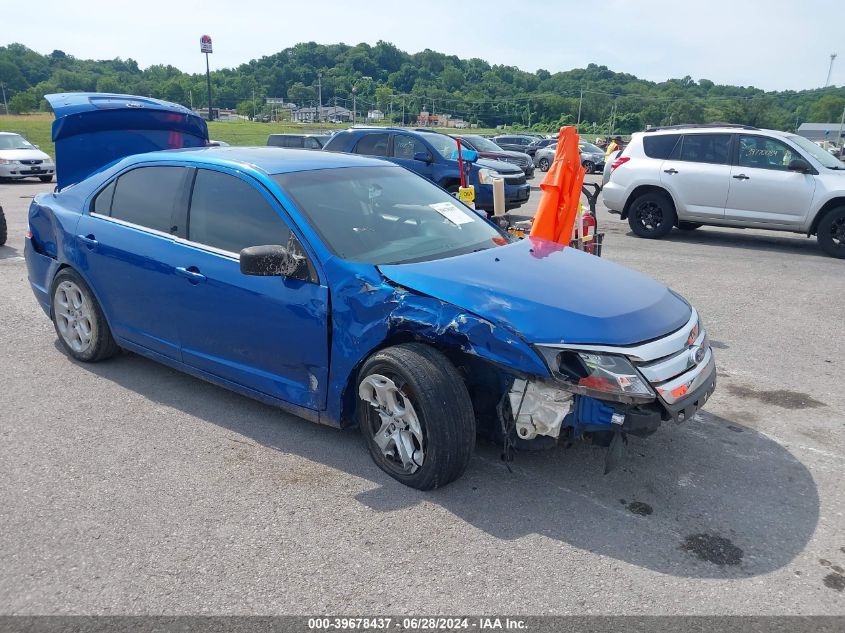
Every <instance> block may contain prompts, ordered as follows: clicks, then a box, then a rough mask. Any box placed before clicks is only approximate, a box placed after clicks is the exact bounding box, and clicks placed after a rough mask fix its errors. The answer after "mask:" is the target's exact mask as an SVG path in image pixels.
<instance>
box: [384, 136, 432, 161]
mask: <svg viewBox="0 0 845 633" xmlns="http://www.w3.org/2000/svg"><path fill="white" fill-rule="evenodd" d="M417 152H422V153H423V154H428V153H429V151H428V149H426V146H425V145H423V144H422V143H421V142H420V141H419V140H417V139H415V138H414V137H412V136H406V135H405V134H397V135H395V136H394V137H393V157H394V158H402V159H405V160H414V154H416V153H417Z"/></svg>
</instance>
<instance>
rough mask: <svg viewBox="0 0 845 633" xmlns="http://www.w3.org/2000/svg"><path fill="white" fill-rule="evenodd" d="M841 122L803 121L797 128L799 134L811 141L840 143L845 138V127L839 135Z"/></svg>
mask: <svg viewBox="0 0 845 633" xmlns="http://www.w3.org/2000/svg"><path fill="white" fill-rule="evenodd" d="M839 126H840V122H839V121H837V122H836V123H802V124H801V125H800V126H799V127H798V130H797V133H798V135H799V136H803V137H804V138H806V139H809V140H811V141H831V142H834V143H840V142H841V141H842V140H843V138H845V128H843V131H842V136H841V137H840V136H839Z"/></svg>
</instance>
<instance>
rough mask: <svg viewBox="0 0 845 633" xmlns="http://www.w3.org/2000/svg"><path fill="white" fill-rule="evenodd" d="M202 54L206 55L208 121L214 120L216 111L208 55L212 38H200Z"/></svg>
mask: <svg viewBox="0 0 845 633" xmlns="http://www.w3.org/2000/svg"><path fill="white" fill-rule="evenodd" d="M200 52H202V53H205V80H206V82H207V83H208V120H209V121H213V120H214V110H212V109H211V70H210V69H209V67H208V54H209V53H212V52H213V51H212V50H211V37H209V36H208V35H203V36H202V37H201V38H200Z"/></svg>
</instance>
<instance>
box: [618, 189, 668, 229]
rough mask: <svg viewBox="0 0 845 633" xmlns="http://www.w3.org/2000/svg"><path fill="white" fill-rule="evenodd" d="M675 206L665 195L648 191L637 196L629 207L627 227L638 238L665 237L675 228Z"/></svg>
mask: <svg viewBox="0 0 845 633" xmlns="http://www.w3.org/2000/svg"><path fill="white" fill-rule="evenodd" d="M675 219H676V215H675V205H673V204H672V200H671V198H669V196H668V195H666V194H665V193H661V192H658V191H650V192H648V193H644V194H642V195H641V196H638V197H637V198H636V199H635V200H634V201H633V202H632V203H631V206H630V207H629V211H628V225H629V226H630V227H631V230H632V231H633V232H634V233H635V234H636V235H638V236H639V237H644V238H646V239H651V240H656V239H660V238H661V237H666V236H667V235H669V232H670V231H671V230H672V227H673V226H675Z"/></svg>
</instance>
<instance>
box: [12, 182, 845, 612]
mask: <svg viewBox="0 0 845 633" xmlns="http://www.w3.org/2000/svg"><path fill="white" fill-rule="evenodd" d="M48 189H49V186H45V185H41V184H39V183H37V182H35V181H33V182H31V183H30V182H26V183H2V184H0V205H2V207H3V208H4V209H5V212H6V216H7V219H8V223H9V235H10V238H9V242H8V244H7V245H6V246H5V247H0V297H2V299H0V361H2V366H3V372H2V387H0V560H2V566H0V613H2V614H320V613H344V614H350V615H351V614H360V615H385V614H397V615H398V614H421V613H423V614H456V613H469V614H485V613H496V614H503V613H519V614H523V615H530V614H570V613H578V614H824V615H845V593H843V588H845V572H843V568H845V518H843V507H845V504H843V490H845V487H843V481H845V478H843V467H845V424H843V423H845V415H843V411H845V389H843V387H842V374H843V371H845V335H843V325H845V323H843V314H845V261H840V260H834V259H830V258H828V257H826V256H824V255H823V254H822V253H820V251H819V250H818V249H817V247H816V244H815V241H814V240H810V239H807V238H804V237H802V236H795V235H787V234H777V233H766V232H758V231H751V230H746V231H739V230H736V231H732V230H727V229H717V228H702V229H699V230H697V231H694V232H689V233H682V232H679V231H675V232H674V233H673V234H672V235H671V236H669V237H668V238H667V239H665V240H662V241H657V242H654V241H646V240H641V239H638V238H636V237H634V236H633V235H631V234H630V232H629V229H628V226H627V223H625V222H621V221H619V220H618V219H616V218H615V217H613V216H610V215H608V214H607V213H606V212H605V211H604V209H603V208H600V212H599V228H600V230H601V231H604V232H605V233H606V239H605V247H604V256H605V257H606V258H608V259H610V260H613V261H616V262H619V263H622V264H624V265H627V266H630V267H632V268H635V269H637V270H640V271H643V272H645V273H647V274H649V275H652V276H654V277H656V278H657V279H659V280H661V281H662V282H664V283H666V284H668V285H669V286H671V287H672V288H674V289H675V290H677V291H678V292H680V293H681V294H683V295H684V296H685V297H686V298H687V299H689V300H690V301H691V302H692V303H693V304H694V305H695V306H696V307H697V308H698V310H699V312H700V314H701V315H702V316H703V318H704V322H705V325H706V327H707V329H708V331H709V334H710V337H711V339H712V341H713V344H714V346H715V348H716V350H715V351H716V355H717V356H716V358H717V365H718V376H719V383H718V386H717V390H716V393H715V395H714V396H713V397H712V399H711V400H710V402H709V403H708V404H707V407H706V409H705V411H704V412H702V413H700V414H699V415H697V416H696V418H695V419H693V420H691V421H689V422H687V423H685V424H683V425H680V426H674V425H670V426H665V427H663V428H661V430H660V431H659V432H658V433H657V434H656V435H654V436H652V437H651V438H648V439H647V440H638V439H636V438H634V439H632V440H631V443H630V444H629V450H628V455H627V459H626V462H625V465H624V467H622V468H620V469H618V470H617V471H614V472H613V473H611V474H610V475H608V476H603V475H602V466H603V460H604V451H603V449H597V448H592V447H589V446H577V447H575V448H570V449H564V448H559V449H555V450H553V451H550V452H546V453H539V454H519V455H517V456H516V461H515V462H514V463H513V466H512V468H513V472H509V471H508V470H507V469H506V468H505V467H504V466H503V465H502V463H501V462H500V460H499V453H500V451H499V448H498V447H496V446H493V445H491V444H485V443H481V444H480V445H479V447H478V450H477V454H476V456H475V458H474V459H473V461H472V463H471V464H470V467H469V469H468V472H467V473H466V475H465V476H464V477H463V478H462V479H460V480H459V481H457V482H456V483H454V484H452V485H450V486H448V487H446V488H444V489H441V490H437V491H434V492H431V493H420V492H417V491H414V490H410V489H408V488H405V487H403V486H401V485H400V484H398V483H396V482H394V481H393V480H391V479H390V478H388V477H387V476H386V475H384V474H383V473H382V472H381V471H380V470H378V468H376V467H375V465H374V464H373V463H372V462H371V461H370V458H369V456H368V455H367V453H366V450H365V448H364V444H363V441H362V440H361V437H360V436H359V434H358V433H357V431H344V432H341V431H336V430H333V429H330V428H326V427H319V426H316V425H313V424H310V423H308V422H306V421H304V420H302V419H299V418H297V417H295V416H292V415H288V414H286V413H283V412H280V411H277V410H275V409H273V408H270V407H267V406H264V405H262V404H259V403H257V402H254V401H252V400H249V399H246V398H244V397H241V396H238V395H235V394H233V393H230V392H228V391H226V390H224V389H221V388H218V387H214V386H212V385H210V384H206V383H204V382H201V381H199V380H196V379H194V378H191V377H188V376H186V375H183V374H180V373H178V372H176V371H173V370H170V369H167V368H165V367H163V366H160V365H158V364H156V363H154V362H152V361H149V360H146V359H144V358H141V357H139V356H136V355H132V354H124V355H121V356H119V357H118V358H116V359H114V360H111V361H108V362H104V363H100V364H96V365H83V364H79V363H76V362H73V361H71V360H70V359H69V358H68V357H66V356H65V355H64V354H63V353H62V352H61V351H60V350H59V348H58V346H57V344H56V340H55V333H54V331H53V328H52V325H51V323H50V322H49V320H48V319H47V317H46V316H45V315H44V314H43V313H42V312H41V310H40V308H39V307H38V306H37V305H36V302H35V299H34V298H33V296H32V293H31V292H30V289H29V287H28V283H27V279H26V267H25V264H24V262H23V260H22V257H21V255H22V250H23V234H24V232H25V230H26V227H25V225H26V209H27V206H28V204H29V202H30V198H31V196H32V195H33V194H35V193H36V192H39V191H45V190H48ZM538 199H539V192H537V191H535V192H533V194H532V201H531V203H530V204H529V205H528V207H527V209H528V211H529V212H530V211H531V210H532V209H533V208H535V207H536V204H537V201H538ZM538 283H541V281H540V280H538Z"/></svg>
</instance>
